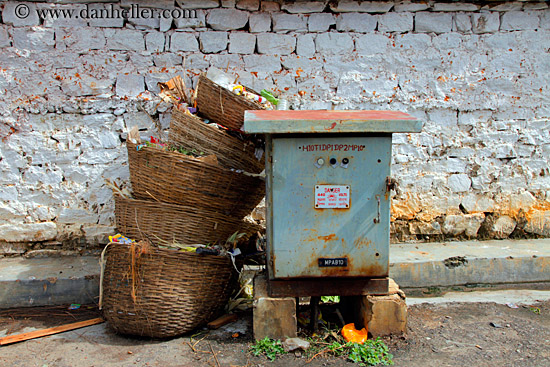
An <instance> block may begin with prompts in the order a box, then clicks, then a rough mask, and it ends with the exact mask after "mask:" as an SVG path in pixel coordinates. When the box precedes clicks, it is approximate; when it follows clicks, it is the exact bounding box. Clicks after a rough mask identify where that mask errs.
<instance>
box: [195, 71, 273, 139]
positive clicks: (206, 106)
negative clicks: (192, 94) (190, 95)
mask: <svg viewBox="0 0 550 367" xmlns="http://www.w3.org/2000/svg"><path fill="white" fill-rule="evenodd" d="M246 89H247V90H248V91H250V92H252V93H256V94H258V93H257V92H255V91H253V90H252V89H249V88H246ZM196 101H197V107H198V109H199V114H200V115H201V116H204V117H206V118H207V119H209V120H211V121H214V122H216V123H218V124H220V125H223V126H225V127H227V128H229V129H234V130H239V129H240V128H241V127H242V126H243V123H244V111H246V110H263V109H264V108H263V106H262V105H261V104H260V103H258V102H256V101H251V100H248V99H246V98H244V97H242V96H238V95H236V94H235V93H231V92H230V91H228V90H227V89H225V88H223V87H221V86H219V85H218V84H216V83H214V82H213V81H211V80H210V79H208V78H207V77H206V76H205V75H204V74H201V75H200V76H199V81H198V83H197V99H196Z"/></svg>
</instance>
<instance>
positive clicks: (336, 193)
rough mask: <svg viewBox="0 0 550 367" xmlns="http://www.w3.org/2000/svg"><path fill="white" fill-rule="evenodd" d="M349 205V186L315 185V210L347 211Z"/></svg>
mask: <svg viewBox="0 0 550 367" xmlns="http://www.w3.org/2000/svg"><path fill="white" fill-rule="evenodd" d="M349 204H350V186H349V185H315V208H317V209H347V208H349Z"/></svg>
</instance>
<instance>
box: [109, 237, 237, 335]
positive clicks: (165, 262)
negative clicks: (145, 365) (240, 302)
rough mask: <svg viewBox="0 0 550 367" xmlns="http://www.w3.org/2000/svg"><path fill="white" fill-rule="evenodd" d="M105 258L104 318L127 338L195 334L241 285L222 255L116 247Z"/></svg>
mask: <svg viewBox="0 0 550 367" xmlns="http://www.w3.org/2000/svg"><path fill="white" fill-rule="evenodd" d="M144 249H146V251H145V252H143V250H144ZM105 259H106V263H105V270H104V277H103V302H102V306H103V307H102V309H103V315H104V317H105V319H106V320H107V321H108V323H109V325H110V326H111V327H112V328H113V329H114V330H115V331H116V332H118V333H121V334H131V335H137V336H149V337H155V338H167V337H174V336H177V335H181V334H184V333H186V332H188V331H191V330H193V329H195V328H196V327H198V326H201V325H203V324H204V323H206V322H208V321H210V320H211V319H212V318H214V317H216V316H218V314H219V312H220V311H221V310H222V308H223V307H224V305H225V304H226V303H227V300H228V298H229V295H230V293H231V291H232V290H233V288H234V286H235V284H236V282H235V279H236V272H235V271H234V269H233V266H232V264H231V261H230V260H229V259H228V258H226V257H221V256H213V255H210V256H209V255H200V254H196V253H190V252H181V251H175V250H169V249H159V248H156V247H152V246H147V247H142V246H140V245H139V244H138V245H123V244H110V245H109V247H108V248H107V249H106V252H105ZM132 295H135V298H134V297H133V296H132Z"/></svg>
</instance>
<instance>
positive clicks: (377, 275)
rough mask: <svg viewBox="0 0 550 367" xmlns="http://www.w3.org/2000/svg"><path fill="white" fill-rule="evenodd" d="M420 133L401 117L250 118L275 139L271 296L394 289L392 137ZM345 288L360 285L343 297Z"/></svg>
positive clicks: (250, 128) (270, 168) (270, 143)
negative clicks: (390, 274)
mask: <svg viewBox="0 0 550 367" xmlns="http://www.w3.org/2000/svg"><path fill="white" fill-rule="evenodd" d="M421 128H422V123H421V122H420V121H418V120H417V119H415V118H413V117H411V116H410V115H407V114H405V113H401V112H395V111H246V112H245V123H244V130H245V131H246V132H247V133H261V134H265V135H266V207H267V265H268V266H267V268H268V275H269V276H268V278H269V281H270V283H271V285H272V286H271V288H270V289H271V290H273V289H275V291H274V292H272V293H276V294H282V295H295V296H299V295H310V296H314V295H316V292H315V289H316V288H318V289H319V292H318V293H319V294H322V295H330V294H341V295H344V294H346V295H349V294H350V293H351V294H354V293H358V294H365V293H370V292H371V291H373V289H375V288H377V286H376V284H378V288H380V284H381V287H382V288H384V285H386V286H387V276H388V271H389V237H390V233H389V229H390V189H391V187H390V186H391V184H392V180H391V178H390V168H391V140H392V139H391V134H392V133H394V132H420V130H421ZM361 279H362V280H364V282H363V283H361V282H359V283H358V282H357V280H361ZM373 279H386V282H385V283H384V282H382V283H380V282H378V283H376V282H374V283H373V282H372V280H373ZM346 280H347V283H345V282H346ZM350 280H355V282H353V283H352V282H350ZM342 281H344V283H342ZM344 284H348V285H349V284H354V285H353V286H351V288H352V289H351V290H349V289H348V291H347V292H344V293H342V289H341V288H342V286H344ZM361 284H362V285H361ZM348 288H349V286H348ZM277 289H279V292H277ZM378 291H379V292H380V289H378ZM375 292H376V291H375ZM381 292H382V293H383V291H381Z"/></svg>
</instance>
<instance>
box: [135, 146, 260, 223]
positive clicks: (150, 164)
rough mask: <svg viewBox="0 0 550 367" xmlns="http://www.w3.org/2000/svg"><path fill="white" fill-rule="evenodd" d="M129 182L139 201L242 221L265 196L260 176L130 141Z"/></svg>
mask: <svg viewBox="0 0 550 367" xmlns="http://www.w3.org/2000/svg"><path fill="white" fill-rule="evenodd" d="M127 147H128V162H129V165H130V182H131V183H132V189H133V191H134V195H135V197H136V198H138V199H146V200H156V201H161V202H165V203H173V204H181V205H185V206H188V207H195V208H202V209H204V210H208V211H210V212H218V213H222V214H225V215H228V216H232V217H235V218H239V219H240V218H243V217H245V216H246V215H247V214H249V213H250V212H251V211H252V209H254V208H255V207H256V205H258V203H259V202H260V201H261V200H262V197H263V196H264V194H265V185H264V182H263V181H262V180H261V179H259V178H258V177H251V176H248V175H245V174H242V173H237V172H235V171H231V170H228V169H225V168H222V167H219V166H217V165H215V164H209V163H205V162H201V161H199V160H197V159H194V158H192V157H189V156H186V155H183V154H181V153H177V152H169V151H165V150H162V149H157V148H152V147H143V148H142V149H140V150H139V151H138V150H137V149H136V145H135V144H133V143H130V142H127Z"/></svg>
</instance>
